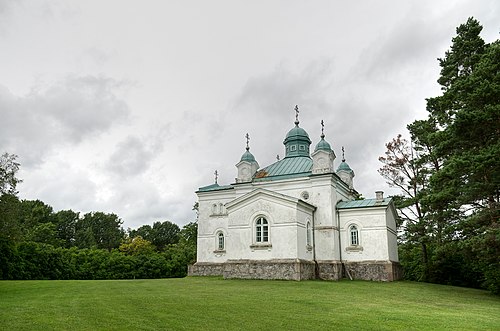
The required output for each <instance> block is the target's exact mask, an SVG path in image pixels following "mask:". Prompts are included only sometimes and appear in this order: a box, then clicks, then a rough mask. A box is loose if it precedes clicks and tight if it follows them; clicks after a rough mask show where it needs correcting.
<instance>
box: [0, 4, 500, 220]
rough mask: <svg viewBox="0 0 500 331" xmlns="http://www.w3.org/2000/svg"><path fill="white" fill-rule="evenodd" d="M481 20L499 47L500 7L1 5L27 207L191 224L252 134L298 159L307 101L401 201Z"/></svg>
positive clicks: (360, 170) (370, 186)
mask: <svg viewBox="0 0 500 331" xmlns="http://www.w3.org/2000/svg"><path fill="white" fill-rule="evenodd" d="M470 16H474V17H475V18H476V19H478V20H479V21H480V22H481V24H482V25H483V27H484V29H483V32H482V36H483V38H484V39H485V40H486V41H487V42H491V41H493V40H495V39H497V38H498V33H499V31H500V2H499V1H498V0H491V1H486V0H485V1H477V0H470V1H435V0H433V1H399V0H395V1H371V0H366V1H331V0H330V1H290V0H287V1H267V0H266V1H264V0H262V1H234V0H230V1H217V0H214V1H202V0H200V1H123V0H119V1H118V0H117V1H106V0H96V1H89V0H85V1H65V0H61V1H42V0H40V1H38V0H37V1H35V0H33V1H21V0H12V1H11V0H0V152H2V153H3V152H9V153H13V154H17V155H18V156H19V159H18V160H19V162H20V163H21V170H20V172H19V177H20V178H21V179H23V180H24V182H23V183H22V184H21V185H20V186H19V187H18V189H19V191H20V194H19V195H20V197H21V198H23V199H40V200H42V201H44V202H45V203H47V204H49V205H51V206H53V207H54V209H55V210H56V211H57V210H62V209H73V210H75V211H81V212H89V211H103V212H114V213H116V214H117V215H119V216H120V217H121V218H122V220H123V221H124V227H125V228H127V227H131V228H137V227H139V226H141V225H143V224H152V222H153V221H157V220H160V221H164V220H170V221H173V222H175V223H177V224H178V225H179V226H182V225H184V224H186V223H187V222H190V221H193V220H194V219H195V214H194V212H193V211H192V210H191V208H192V206H193V204H194V202H195V201H196V195H195V193H194V192H195V191H196V190H197V189H198V188H199V187H201V186H205V185H209V184H212V183H213V182H214V176H213V173H214V171H215V170H216V169H217V170H218V172H219V174H220V176H219V184H230V183H233V182H234V178H235V177H236V174H237V172H236V167H235V164H236V163H237V162H238V161H239V159H240V157H241V155H242V154H243V152H244V151H245V134H246V133H247V132H248V133H249V134H250V137H251V140H250V147H251V152H252V153H253V154H254V156H255V157H256V159H257V161H258V162H259V164H260V166H261V167H265V166H267V165H269V164H271V163H273V162H275V160H276V155H277V154H279V155H280V156H281V157H282V156H283V154H284V146H283V144H282V143H283V139H284V138H285V135H286V133H287V132H288V130H289V129H291V128H292V127H293V121H294V120H295V113H294V110H293V109H294V107H295V105H296V104H297V105H299V108H300V126H301V127H303V128H304V129H305V130H306V131H307V132H308V133H309V136H310V138H311V140H312V141H313V146H312V147H314V145H315V144H316V143H317V142H318V140H319V136H320V134H321V126H320V121H321V120H322V119H323V120H324V121H325V134H326V140H327V141H328V142H330V144H331V145H332V147H333V149H334V150H335V152H336V154H337V159H336V162H335V166H336V167H337V166H338V164H339V162H340V159H341V154H342V153H341V146H345V149H346V159H347V162H348V163H349V165H350V166H351V168H352V169H353V170H354V171H355V173H356V177H355V178H354V185H355V188H356V189H357V190H358V192H360V193H362V194H363V196H365V197H373V196H374V192H375V191H376V190H383V191H385V192H386V194H387V193H391V192H392V191H391V190H390V189H389V187H388V185H387V184H386V183H385V182H384V180H383V179H382V178H381V177H380V176H379V174H378V173H377V169H378V168H379V167H380V166H381V165H380V163H379V162H378V156H380V155H382V154H383V153H384V151H385V146H384V144H385V143H386V142H387V141H389V140H390V139H392V138H393V137H395V136H396V135H397V134H398V133H403V134H405V133H406V129H405V127H406V124H408V123H410V122H412V121H413V120H415V119H417V118H423V117H424V116H425V98H427V97H431V96H435V95H438V94H439V93H440V90H439V86H438V84H437V83H436V79H437V78H438V75H439V66H438V62H437V60H436V59H437V58H438V57H443V55H444V52H445V51H446V50H447V49H448V48H449V46H450V45H451V38H452V37H453V36H454V35H455V28H456V27H457V26H458V25H459V24H461V23H464V22H465V21H466V20H467V18H468V17H470Z"/></svg>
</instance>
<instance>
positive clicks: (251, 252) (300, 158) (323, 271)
mask: <svg viewBox="0 0 500 331" xmlns="http://www.w3.org/2000/svg"><path fill="white" fill-rule="evenodd" d="M295 110H296V120H295V125H294V126H293V127H292V129H291V130H290V131H288V133H287V134H286V136H285V140H284V141H283V144H284V145H285V157H284V158H283V159H281V160H279V159H278V160H277V161H276V162H275V163H273V164H271V165H268V166H265V167H263V168H261V167H260V166H259V164H258V162H257V160H256V159H255V157H254V156H253V154H252V153H251V152H250V147H249V144H248V143H249V137H248V134H247V145H246V151H245V152H244V153H243V155H242V156H241V159H240V160H239V162H238V163H237V164H236V168H237V177H236V179H235V182H234V183H232V184H230V185H219V184H218V183H217V177H216V182H215V184H212V185H208V186H204V187H201V188H199V189H198V191H197V192H196V194H197V195H198V203H199V209H198V213H199V214H198V246H197V262H196V263H195V264H194V265H192V266H190V268H189V274H190V275H198V276H207V275H222V276H224V278H251V279H290V280H303V279H316V278H319V279H328V280H338V279H340V278H343V277H347V278H350V279H364V280H379V281H392V280H397V279H399V278H400V267H399V263H398V250H397V233H396V218H397V217H398V216H397V213H396V209H395V207H394V203H393V201H392V200H391V199H389V198H384V197H383V193H382V192H376V197H375V198H373V199H362V200H359V196H360V195H359V194H358V192H357V191H356V190H355V189H354V184H353V179H354V171H353V170H352V169H351V168H350V167H349V165H348V164H347V163H346V160H345V159H344V152H343V148H342V161H341V162H340V164H339V165H338V166H337V167H335V159H336V156H335V152H334V151H333V149H332V147H331V145H330V144H329V143H328V142H327V141H326V139H325V135H324V127H323V122H322V123H321V125H322V129H321V135H320V136H319V137H320V139H319V141H318V143H317V144H316V145H315V147H314V150H312V152H311V150H310V147H311V143H312V141H311V139H310V138H309V135H308V133H307V132H306V131H305V130H304V129H303V128H301V127H300V126H299V119H298V108H297V107H296V108H295Z"/></svg>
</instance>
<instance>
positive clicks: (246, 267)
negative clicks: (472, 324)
mask: <svg viewBox="0 0 500 331" xmlns="http://www.w3.org/2000/svg"><path fill="white" fill-rule="evenodd" d="M188 275H189V276H223V277H224V278H225V279H232V278H239V279H285V280H306V279H317V278H319V279H324V280H339V279H342V278H343V277H346V278H349V279H359V280H372V281H394V280H399V279H401V277H402V271H401V266H400V265H399V263H397V262H392V261H363V262H344V267H342V263H341V262H340V261H318V262H317V266H316V264H315V263H314V262H313V261H305V260H298V259H289V260H288V259H284V260H267V261H258V260H228V261H226V262H225V263H204V262H197V263H195V264H193V265H190V266H189V267H188Z"/></svg>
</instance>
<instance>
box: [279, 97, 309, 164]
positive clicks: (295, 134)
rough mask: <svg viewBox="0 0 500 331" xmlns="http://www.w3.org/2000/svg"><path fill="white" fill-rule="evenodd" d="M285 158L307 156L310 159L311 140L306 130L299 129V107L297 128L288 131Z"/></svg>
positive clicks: (296, 119) (297, 108) (296, 114)
mask: <svg viewBox="0 0 500 331" xmlns="http://www.w3.org/2000/svg"><path fill="white" fill-rule="evenodd" d="M283 144H284V145H285V158H287V157H296V156H306V157H309V146H310V145H311V139H309V135H308V134H307V132H306V130H304V129H302V128H301V127H299V107H298V106H295V127H294V128H292V129H291V130H290V131H288V133H287V135H286V137H285V140H284V141H283Z"/></svg>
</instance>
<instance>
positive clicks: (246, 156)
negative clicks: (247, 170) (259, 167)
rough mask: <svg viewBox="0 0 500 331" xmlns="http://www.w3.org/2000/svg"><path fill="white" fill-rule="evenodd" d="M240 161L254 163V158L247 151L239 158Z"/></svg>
mask: <svg viewBox="0 0 500 331" xmlns="http://www.w3.org/2000/svg"><path fill="white" fill-rule="evenodd" d="M240 161H247V162H255V157H254V156H253V154H252V153H250V151H249V150H248V149H247V150H246V152H245V153H243V155H242V156H241V159H240Z"/></svg>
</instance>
